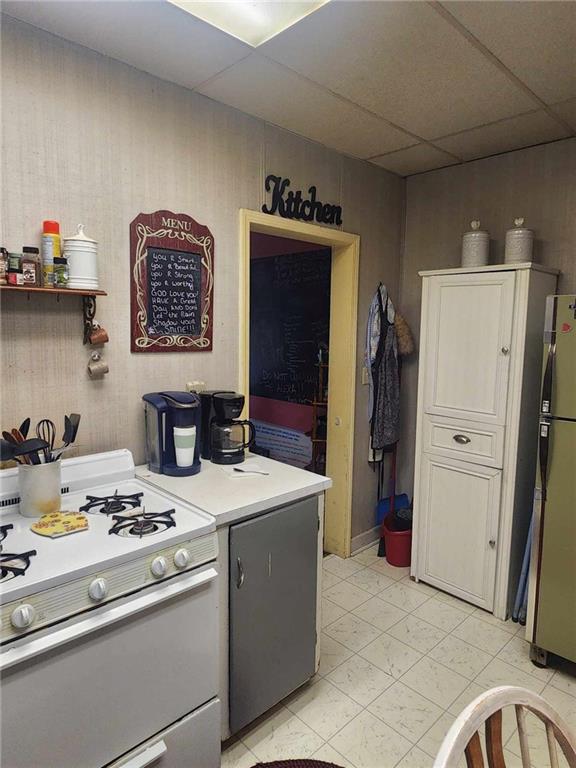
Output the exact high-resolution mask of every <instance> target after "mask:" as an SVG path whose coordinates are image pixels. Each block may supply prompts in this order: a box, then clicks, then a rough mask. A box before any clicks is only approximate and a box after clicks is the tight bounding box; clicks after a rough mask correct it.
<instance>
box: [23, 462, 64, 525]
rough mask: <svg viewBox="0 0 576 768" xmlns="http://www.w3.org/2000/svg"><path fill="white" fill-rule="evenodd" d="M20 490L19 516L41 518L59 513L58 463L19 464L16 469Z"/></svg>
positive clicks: (59, 475)
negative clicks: (52, 513)
mask: <svg viewBox="0 0 576 768" xmlns="http://www.w3.org/2000/svg"><path fill="white" fill-rule="evenodd" d="M18 485H19V488H20V514H21V515H23V516H24V517H41V516H42V515H47V514H49V513H50V512H59V511H60V500H61V492H62V479H61V471H60V461H50V462H48V463H47V464H20V465H19V467H18Z"/></svg>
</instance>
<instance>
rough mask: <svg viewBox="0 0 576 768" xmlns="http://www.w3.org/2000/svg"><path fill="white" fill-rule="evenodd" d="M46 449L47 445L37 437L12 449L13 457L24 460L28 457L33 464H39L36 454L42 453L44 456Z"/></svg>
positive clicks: (38, 457)
mask: <svg viewBox="0 0 576 768" xmlns="http://www.w3.org/2000/svg"><path fill="white" fill-rule="evenodd" d="M48 447H49V444H48V442H47V441H46V440H42V439H41V438H38V437H31V438H29V439H28V440H24V441H23V442H21V443H20V445H18V446H15V447H14V456H16V457H18V456H21V457H23V458H24V459H25V458H26V457H30V460H31V461H32V463H33V464H40V456H39V455H38V453H39V451H44V455H46V451H47V449H48Z"/></svg>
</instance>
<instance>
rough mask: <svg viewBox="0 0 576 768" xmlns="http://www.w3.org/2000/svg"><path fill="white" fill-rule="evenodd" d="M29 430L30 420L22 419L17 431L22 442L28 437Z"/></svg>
mask: <svg viewBox="0 0 576 768" xmlns="http://www.w3.org/2000/svg"><path fill="white" fill-rule="evenodd" d="M29 429H30V418H27V419H24V421H23V422H22V424H20V429H19V432H20V434H21V435H22V437H23V438H24V440H26V438H27V437H28V430H29Z"/></svg>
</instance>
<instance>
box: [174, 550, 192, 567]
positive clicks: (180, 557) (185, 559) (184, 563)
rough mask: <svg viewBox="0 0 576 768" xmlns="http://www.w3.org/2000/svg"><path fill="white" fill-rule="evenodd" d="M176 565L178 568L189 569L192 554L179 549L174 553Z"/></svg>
mask: <svg viewBox="0 0 576 768" xmlns="http://www.w3.org/2000/svg"><path fill="white" fill-rule="evenodd" d="M174 565H175V566H176V568H180V569H182V568H187V567H188V566H189V565H190V552H188V550H187V549H177V550H176V552H174Z"/></svg>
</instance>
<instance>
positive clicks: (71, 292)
mask: <svg viewBox="0 0 576 768" xmlns="http://www.w3.org/2000/svg"><path fill="white" fill-rule="evenodd" d="M0 291H12V293H50V294H52V295H53V296H58V297H60V296H107V295H108V294H107V293H106V291H84V290H80V289H78V288H38V287H36V286H34V285H0Z"/></svg>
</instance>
